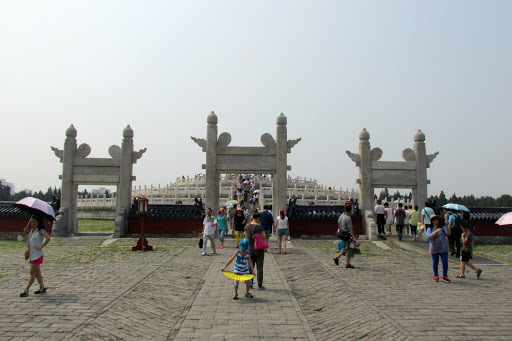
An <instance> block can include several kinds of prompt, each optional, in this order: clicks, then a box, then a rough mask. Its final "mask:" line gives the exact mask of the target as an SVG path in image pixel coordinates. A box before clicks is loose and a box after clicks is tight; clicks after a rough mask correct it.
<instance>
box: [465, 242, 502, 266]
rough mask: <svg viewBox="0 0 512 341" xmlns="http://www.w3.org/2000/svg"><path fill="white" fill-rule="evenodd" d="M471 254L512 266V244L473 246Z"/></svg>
mask: <svg viewBox="0 0 512 341" xmlns="http://www.w3.org/2000/svg"><path fill="white" fill-rule="evenodd" d="M473 252H474V253H476V254H479V255H481V256H484V257H488V258H490V259H494V260H497V261H501V262H504V263H507V264H509V265H512V244H492V245H491V244H484V245H475V246H473Z"/></svg>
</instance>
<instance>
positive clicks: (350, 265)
mask: <svg viewBox="0 0 512 341" xmlns="http://www.w3.org/2000/svg"><path fill="white" fill-rule="evenodd" d="M345 268H347V269H355V268H356V267H355V266H353V265H352V264H347V265H345Z"/></svg>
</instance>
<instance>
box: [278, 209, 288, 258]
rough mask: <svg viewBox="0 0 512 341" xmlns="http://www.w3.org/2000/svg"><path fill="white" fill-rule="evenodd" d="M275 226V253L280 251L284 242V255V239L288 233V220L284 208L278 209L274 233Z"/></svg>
mask: <svg viewBox="0 0 512 341" xmlns="http://www.w3.org/2000/svg"><path fill="white" fill-rule="evenodd" d="M276 228H277V238H278V239H277V243H278V251H277V253H281V245H282V244H284V254H285V255H286V240H287V239H288V235H289V234H290V222H289V221H288V217H287V216H286V213H285V211H284V210H281V211H279V217H277V219H276V222H275V223H274V233H275V232H276Z"/></svg>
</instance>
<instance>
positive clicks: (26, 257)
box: [25, 249, 30, 259]
mask: <svg viewBox="0 0 512 341" xmlns="http://www.w3.org/2000/svg"><path fill="white" fill-rule="evenodd" d="M29 256H30V251H29V250H28V249H26V250H25V259H28V257H29Z"/></svg>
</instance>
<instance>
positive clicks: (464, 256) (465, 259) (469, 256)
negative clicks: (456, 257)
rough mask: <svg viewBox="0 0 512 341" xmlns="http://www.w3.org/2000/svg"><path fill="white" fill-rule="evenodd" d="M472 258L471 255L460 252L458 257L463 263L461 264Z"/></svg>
mask: <svg viewBox="0 0 512 341" xmlns="http://www.w3.org/2000/svg"><path fill="white" fill-rule="evenodd" d="M471 258H473V257H472V256H471V253H467V252H464V251H462V253H461V255H460V260H461V261H463V262H469V260H470V259H471Z"/></svg>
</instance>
